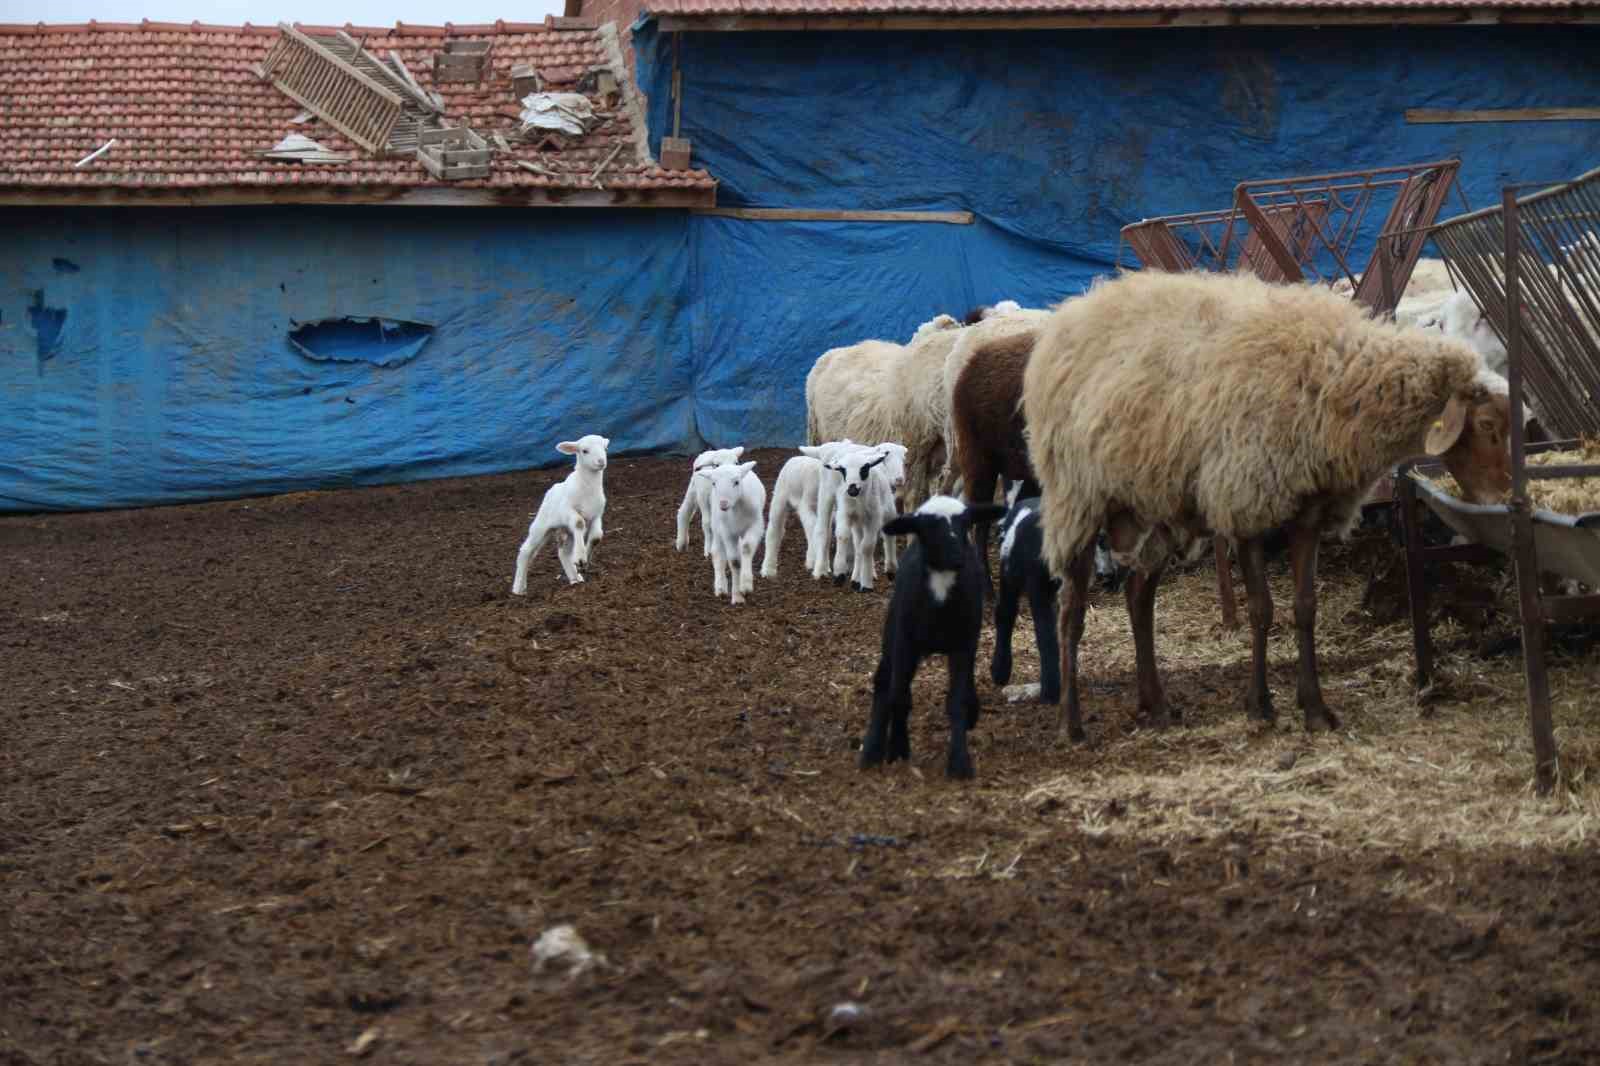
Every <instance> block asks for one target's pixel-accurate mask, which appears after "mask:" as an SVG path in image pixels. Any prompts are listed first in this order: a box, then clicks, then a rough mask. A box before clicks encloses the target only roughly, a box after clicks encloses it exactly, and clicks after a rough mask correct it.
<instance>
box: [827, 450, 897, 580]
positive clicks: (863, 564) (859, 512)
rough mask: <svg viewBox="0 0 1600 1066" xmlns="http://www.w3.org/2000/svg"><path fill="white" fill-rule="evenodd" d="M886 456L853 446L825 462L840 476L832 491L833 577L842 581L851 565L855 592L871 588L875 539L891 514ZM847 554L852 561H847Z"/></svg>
mask: <svg viewBox="0 0 1600 1066" xmlns="http://www.w3.org/2000/svg"><path fill="white" fill-rule="evenodd" d="M888 458H889V455H888V453H887V452H885V451H884V450H883V449H881V448H866V447H861V446H856V447H853V448H847V449H843V450H841V451H838V452H835V453H834V456H833V458H832V459H830V460H829V461H828V464H827V466H828V469H830V470H833V471H835V472H837V473H838V474H839V475H841V477H842V479H843V480H842V481H841V482H840V483H839V484H838V486H837V487H836V488H835V490H834V517H833V533H834V537H835V538H836V539H837V542H838V543H837V545H836V546H835V548H834V552H833V574H834V578H833V579H834V581H835V582H842V581H843V580H844V568H845V566H846V565H850V587H851V588H853V589H855V590H856V591H858V592H868V591H871V589H872V577H873V571H874V570H875V565H874V556H875V555H876V550H877V543H878V538H879V537H880V536H881V535H882V533H883V524H884V523H885V522H887V521H888V520H889V519H890V518H893V517H894V495H893V490H892V489H890V488H889V477H888V475H887V474H886V473H885V472H884V470H883V465H884V463H885V462H887V461H888ZM849 556H854V560H853V562H850V563H848V564H847V559H848V558H849Z"/></svg>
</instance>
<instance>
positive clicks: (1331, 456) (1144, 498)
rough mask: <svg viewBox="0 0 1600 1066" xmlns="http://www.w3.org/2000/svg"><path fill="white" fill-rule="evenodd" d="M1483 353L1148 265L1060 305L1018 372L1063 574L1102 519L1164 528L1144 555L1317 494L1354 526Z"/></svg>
mask: <svg viewBox="0 0 1600 1066" xmlns="http://www.w3.org/2000/svg"><path fill="white" fill-rule="evenodd" d="M1478 369H1479V363H1478V360H1477V357H1476V355H1475V354H1474V353H1473V352H1472V351H1471V350H1470V349H1469V348H1467V347H1466V346H1464V345H1462V344H1460V343H1459V342H1455V341H1452V340H1449V339H1447V338H1444V337H1443V336H1441V335H1439V334H1437V333H1434V334H1428V333H1424V332H1422V331H1419V330H1408V329H1404V328H1401V327H1397V326H1394V325H1389V324H1384V323H1380V322H1376V321H1374V320H1372V319H1370V318H1368V317H1367V316H1366V313H1365V309H1364V308H1362V307H1361V306H1360V305H1359V304H1355V303H1353V302H1351V301H1350V300H1348V299H1346V298H1344V297H1342V296H1339V295H1336V294H1334V293H1331V292H1329V291H1327V290H1326V289H1323V288H1320V287H1316V286H1311V285H1273V284H1268V283H1266V282H1263V281H1260V280H1259V279H1256V278H1254V277H1251V276H1248V275H1226V274H1206V273H1190V274H1168V273H1162V272H1158V271H1143V272H1139V273H1133V274H1128V275H1125V276H1123V277H1121V278H1118V279H1116V280H1114V281H1110V282H1106V283H1104V284H1101V285H1099V286H1097V287H1096V288H1094V289H1093V290H1091V291H1090V293H1089V294H1087V295H1086V296H1084V297H1083V298H1081V299H1078V300H1071V301H1068V302H1067V303H1065V304H1063V305H1062V306H1061V307H1060V308H1059V309H1058V310H1057V311H1056V313H1055V314H1054V315H1053V316H1052V318H1051V320H1050V322H1049V323H1048V324H1047V325H1046V327H1045V329H1044V332H1043V333H1042V334H1041V336H1040V339H1039V342H1038V344H1037V346H1036V347H1035V349H1034V352H1033V356H1032V358H1031V360H1030V361H1029V364H1028V369H1027V372H1026V375H1025V377H1024V382H1023V410H1024V415H1025V417H1026V421H1027V425H1028V433H1029V455H1030V459H1031V460H1032V463H1033V467H1034V470H1035V472H1036V473H1037V474H1038V477H1039V482H1040V485H1041V486H1042V488H1043V490H1044V492H1043V497H1044V501H1045V502H1044V514H1043V519H1044V528H1045V553H1046V555H1047V556H1048V557H1049V560H1050V563H1051V566H1052V568H1053V569H1055V571H1056V572H1057V573H1063V572H1065V567H1066V565H1067V563H1068V562H1069V561H1070V559H1071V558H1072V556H1073V555H1074V554H1076V552H1077V551H1079V550H1080V549H1081V548H1082V547H1083V546H1084V545H1086V544H1088V543H1089V542H1090V541H1091V539H1092V538H1093V537H1094V535H1095V533H1096V531H1097V530H1098V529H1099V528H1100V527H1101V525H1102V524H1104V523H1106V522H1107V521H1108V519H1112V518H1116V517H1117V516H1119V515H1121V516H1124V519H1123V520H1126V519H1130V518H1131V519H1132V521H1133V523H1134V524H1135V525H1136V527H1137V528H1138V529H1140V530H1141V531H1143V532H1144V533H1146V534H1149V533H1152V532H1154V533H1156V534H1159V535H1157V536H1153V537H1151V538H1150V543H1149V544H1148V546H1146V545H1145V544H1144V543H1143V538H1141V545H1140V546H1141V547H1145V548H1146V550H1145V551H1144V552H1142V553H1140V552H1138V551H1137V550H1136V551H1135V554H1136V555H1138V556H1139V557H1138V558H1137V559H1136V560H1135V565H1140V566H1144V567H1149V566H1151V565H1153V564H1154V563H1155V562H1156V561H1157V559H1156V558H1155V556H1157V555H1161V554H1165V553H1167V552H1171V551H1178V550H1182V549H1183V548H1184V547H1185V546H1186V544H1187V543H1189V542H1190V541H1191V540H1192V539H1193V537H1194V536H1196V535H1197V534H1200V533H1203V532H1204V531H1206V530H1210V531H1213V532H1215V533H1218V534H1221V535H1224V536H1229V537H1250V536H1254V535H1257V534H1260V533H1263V532H1265V531H1267V530H1269V529H1271V528H1273V527H1275V526H1277V525H1280V524H1282V523H1283V522H1285V521H1287V520H1288V519H1289V518H1291V517H1294V516H1296V515H1297V514H1300V513H1301V511H1302V509H1303V508H1304V507H1305V506H1306V505H1307V504H1308V503H1309V502H1310V501H1311V499H1312V498H1322V499H1323V500H1324V501H1325V503H1326V505H1327V506H1325V508H1324V511H1323V513H1324V514H1325V515H1327V516H1328V518H1329V519H1331V521H1329V523H1328V524H1337V523H1339V522H1344V523H1348V522H1349V521H1350V520H1351V519H1352V518H1353V516H1354V515H1355V514H1356V513H1357V511H1358V508H1359V506H1360V502H1361V500H1362V498H1364V497H1365V495H1366V494H1367V492H1368V491H1370V489H1371V487H1372V485H1373V484H1374V483H1375V482H1376V481H1377V480H1378V478H1379V477H1381V476H1382V475H1383V473H1384V471H1385V470H1387V469H1388V467H1389V466H1390V465H1391V464H1393V463H1395V462H1398V461H1399V460H1401V459H1404V458H1406V457H1408V456H1410V455H1415V454H1418V453H1420V452H1421V451H1422V445H1423V440H1424V438H1425V437H1426V435H1427V431H1428V428H1429V427H1430V425H1432V423H1433V422H1434V420H1435V419H1437V418H1438V417H1439V415H1440V413H1441V412H1442V411H1443V409H1444V407H1445V404H1446V403H1447V402H1448V401H1449V400H1450V399H1451V397H1452V396H1460V397H1462V398H1463V399H1464V400H1466V401H1467V402H1469V403H1471V402H1476V401H1477V400H1480V399H1481V396H1480V395H1479V394H1480V393H1481V392H1482V388H1481V386H1479V385H1477V384H1475V382H1474V378H1475V376H1476V375H1477V373H1478Z"/></svg>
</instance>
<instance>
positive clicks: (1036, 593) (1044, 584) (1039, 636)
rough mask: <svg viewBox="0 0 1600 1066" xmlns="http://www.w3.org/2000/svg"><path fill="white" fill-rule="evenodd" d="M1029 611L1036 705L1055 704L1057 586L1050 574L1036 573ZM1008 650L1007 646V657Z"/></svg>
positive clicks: (1058, 666)
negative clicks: (1036, 674) (1036, 662)
mask: <svg viewBox="0 0 1600 1066" xmlns="http://www.w3.org/2000/svg"><path fill="white" fill-rule="evenodd" d="M1041 569H1042V566H1041ZM1028 609H1029V610H1030V611H1031V612H1032V613H1033V639H1034V641H1035V642H1036V643H1037V644H1038V645H1039V702H1040V703H1055V702H1057V701H1058V700H1060V699H1061V648H1060V641H1059V640H1058V639H1057V637H1056V583H1055V581H1054V579H1052V578H1051V577H1050V575H1049V574H1044V573H1039V574H1035V575H1034V576H1033V580H1032V581H1031V582H1029V584H1028ZM1012 613H1013V616H1014V615H1015V613H1016V608H1014V607H1013V608H1012ZM995 639H996V641H998V640H999V638H998V636H997V637H996V638H995ZM1010 649H1011V645H1010V644H1009V643H1007V645H1006V650H1007V653H1008V654H1009V652H1010ZM996 684H1003V682H998V681H997V682H996Z"/></svg>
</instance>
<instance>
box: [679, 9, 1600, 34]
mask: <svg viewBox="0 0 1600 1066" xmlns="http://www.w3.org/2000/svg"><path fill="white" fill-rule="evenodd" d="M1499 23H1518V24H1538V25H1595V24H1600V11H1597V10H1595V9H1593V8H1590V9H1572V8H1551V9H1548V10H1534V11H1519V10H1516V9H1512V8H1496V7H1487V8H1425V9H1417V8H1388V9H1383V8H1378V9H1348V10H1332V9H1328V8H1283V9H1279V10H1266V11H1263V10H1260V9H1242V8H1227V7H1217V8H1213V9H1210V10H1203V11H1181V12H1162V11H1109V12H1079V13H1061V12H1051V13H1039V14H1022V15H921V14H912V15H681V14H680V15H662V16H660V18H659V20H658V25H659V26H660V29H661V32H663V33H673V32H687V33H738V32H755V31H771V30H788V31H808V30H809V31H825V30H857V31H861V30H865V31H876V30H882V31H930V30H931V31H942V30H957V31H963V32H970V31H974V30H1097V29H1192V28H1203V27H1208V26H1485V25H1496V24H1499Z"/></svg>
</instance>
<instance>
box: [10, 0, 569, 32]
mask: <svg viewBox="0 0 1600 1066" xmlns="http://www.w3.org/2000/svg"><path fill="white" fill-rule="evenodd" d="M565 6H566V5H565V3H564V2H563V0H517V2H515V3H512V2H511V0H270V2H267V0H0V22H88V21H89V20H90V19H95V20H97V21H99V22H138V21H139V20H140V19H149V20H150V21H152V22H193V21H195V20H197V19H198V20H199V21H201V22H210V23H214V24H217V25H224V26H227V25H234V26H236V25H239V24H240V23H244V22H249V23H251V24H253V25H257V26H275V25H277V24H278V23H279V22H305V23H310V24H313V25H323V26H326V25H338V26H342V25H344V24H345V23H347V22H349V23H352V24H354V25H356V26H393V25H394V24H395V23H396V22H413V23H418V24H421V25H425V26H438V25H442V24H444V23H445V22H447V21H448V22H455V23H473V22H493V21H494V20H495V19H505V20H506V21H507V22H543V21H544V17H545V16H546V15H559V14H561V12H562V10H563V8H564V7H565Z"/></svg>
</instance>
